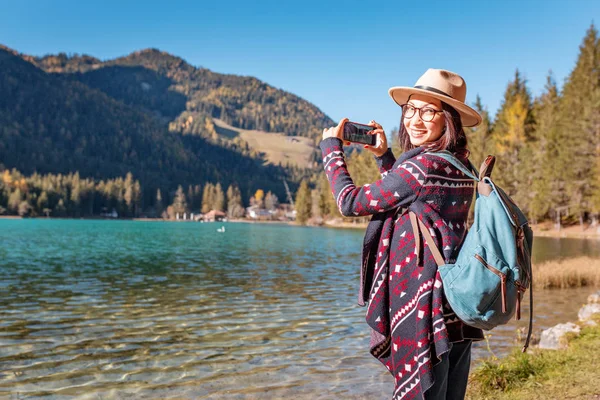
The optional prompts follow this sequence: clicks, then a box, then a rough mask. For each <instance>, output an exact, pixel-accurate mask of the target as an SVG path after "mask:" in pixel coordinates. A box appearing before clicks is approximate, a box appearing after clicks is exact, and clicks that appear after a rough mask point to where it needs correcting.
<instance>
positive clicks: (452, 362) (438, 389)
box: [425, 340, 471, 400]
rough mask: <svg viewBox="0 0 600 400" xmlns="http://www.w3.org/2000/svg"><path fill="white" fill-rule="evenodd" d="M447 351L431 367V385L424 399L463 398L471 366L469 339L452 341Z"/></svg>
mask: <svg viewBox="0 0 600 400" xmlns="http://www.w3.org/2000/svg"><path fill="white" fill-rule="evenodd" d="M451 345H452V348H451V349H450V351H449V352H447V353H445V354H444V355H443V356H442V361H440V362H439V363H438V364H437V365H436V366H435V367H433V377H434V379H435V381H434V383H433V386H432V387H431V388H429V390H427V392H425V400H463V399H464V398H465V393H466V391H467V380H468V379H469V368H470V367H471V341H470V340H464V341H462V342H456V343H452V344H451Z"/></svg>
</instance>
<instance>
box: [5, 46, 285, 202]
mask: <svg viewBox="0 0 600 400" xmlns="http://www.w3.org/2000/svg"><path fill="white" fill-rule="evenodd" d="M135 54H164V53H157V52H154V51H152V52H149V53H148V52H142V53H134V55H135ZM134 55H132V57H133V59H136V57H138V56H134ZM61 59H63V61H64V63H61V62H60V60H61ZM125 59H128V58H125ZM174 59H176V58H174V57H172V56H170V57H166V56H165V57H162V58H160V60H161V61H160V62H158V59H157V60H156V68H155V69H149V68H146V67H144V66H143V65H142V66H140V65H137V66H136V65H118V64H117V63H116V61H117V60H115V62H112V63H110V62H109V63H101V62H99V61H98V60H97V59H95V58H92V57H88V56H77V57H71V58H61V57H60V56H57V58H56V57H55V56H48V57H44V58H42V59H36V58H33V57H28V56H23V55H19V54H18V53H16V52H15V51H13V50H10V49H8V48H5V47H2V48H0V70H1V71H2V73H1V74H0V93H1V94H2V96H0V164H3V165H4V166H5V167H7V168H17V169H18V170H20V171H21V172H23V173H25V174H31V173H33V172H38V173H68V172H75V171H79V173H80V175H81V176H82V177H93V178H96V179H109V178H113V177H116V176H125V174H126V173H127V172H129V171H130V172H132V173H133V175H134V176H135V178H136V179H139V180H140V183H141V184H142V187H144V189H145V191H146V192H145V194H144V196H145V198H146V200H147V201H150V200H149V199H151V196H153V195H154V193H155V192H156V188H162V189H165V190H167V191H173V190H174V188H176V186H177V185H179V184H182V185H188V184H204V183H206V182H213V183H215V182H220V183H221V185H222V186H224V187H227V186H228V185H229V184H231V183H237V184H239V186H240V188H241V189H242V193H243V194H244V196H245V198H246V199H247V198H248V197H249V195H250V194H252V193H253V192H254V191H255V190H256V189H258V188H261V189H263V190H265V191H267V190H271V191H274V192H276V193H278V195H280V196H281V197H280V198H283V187H282V184H281V178H283V177H288V179H290V180H291V181H292V182H294V181H297V179H293V176H292V175H293V174H291V173H290V170H289V169H288V170H286V169H284V168H283V167H280V166H275V165H266V164H265V159H264V158H262V157H261V156H260V154H252V153H251V152H249V151H248V150H247V149H244V146H242V145H241V144H240V145H235V144H230V145H228V146H223V145H221V144H220V143H219V141H216V140H213V141H210V140H207V139H206V138H205V137H204V136H203V135H199V134H185V133H186V132H183V131H180V130H176V129H171V126H172V125H173V122H172V121H173V120H175V121H176V120H177V118H180V117H181V112H182V111H183V110H184V109H185V108H186V107H187V103H188V102H189V101H190V97H189V95H186V94H185V93H186V92H185V90H183V88H182V87H180V86H181V84H180V83H177V82H175V81H174V80H173V79H174V77H175V76H179V75H186V74H188V73H191V72H193V71H194V70H195V69H194V67H191V66H189V65H187V64H181V62H180V63H179V65H180V66H181V69H177V68H175V66H174V65H171V63H170V61H169V60H174ZM53 63H54V64H53ZM75 64H77V68H75V67H73V65H75ZM167 67H168V70H169V71H170V72H169V73H168V74H164V71H165V68H167ZM70 68H72V69H70ZM172 74H174V75H173V76H172ZM195 76H197V75H195ZM139 79H143V80H142V81H141V82H140V81H139ZM135 82H138V83H137V84H135ZM148 92H149V93H150V95H146V96H144V95H142V94H145V93H148ZM210 101H213V100H210ZM214 101H216V100H214ZM207 102H208V101H207ZM198 116H199V117H198V118H202V117H204V118H206V116H205V115H204V116H203V115H200V113H198ZM204 122H205V123H206V122H210V121H207V120H205V121H204ZM206 125H208V126H210V124H206Z"/></svg>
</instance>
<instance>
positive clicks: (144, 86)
mask: <svg viewBox="0 0 600 400" xmlns="http://www.w3.org/2000/svg"><path fill="white" fill-rule="evenodd" d="M73 77H74V78H75V79H77V80H78V81H80V82H82V83H84V84H85V85H87V86H89V87H91V88H94V89H98V90H101V91H102V92H104V93H106V94H107V95H108V96H110V97H112V98H114V99H117V100H120V101H122V102H123V103H125V104H127V105H129V106H132V107H141V108H142V109H143V110H145V111H147V112H149V113H151V114H153V115H154V116H156V117H158V118H159V119H161V120H169V121H170V120H173V119H175V118H176V117H177V116H179V114H181V113H182V112H183V111H185V109H186V102H187V98H186V96H185V95H183V94H181V93H178V92H176V91H174V90H171V86H172V85H173V84H174V82H173V81H172V80H171V79H170V78H168V77H166V76H164V75H160V74H158V73H157V72H155V71H153V70H150V69H147V68H144V67H141V66H120V65H111V66H105V67H101V68H98V69H95V70H92V71H88V72H84V73H76V74H74V75H73ZM163 122H166V121H163Z"/></svg>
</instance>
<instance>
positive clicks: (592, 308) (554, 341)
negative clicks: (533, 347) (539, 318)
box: [538, 291, 600, 350]
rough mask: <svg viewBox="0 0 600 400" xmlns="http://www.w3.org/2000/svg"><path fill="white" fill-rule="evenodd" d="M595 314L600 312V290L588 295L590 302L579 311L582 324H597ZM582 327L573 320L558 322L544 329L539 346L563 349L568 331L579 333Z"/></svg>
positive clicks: (578, 314)
mask: <svg viewBox="0 0 600 400" xmlns="http://www.w3.org/2000/svg"><path fill="white" fill-rule="evenodd" d="M595 314H600V291H599V292H597V293H594V294H591V295H590V296H589V297H588V304H586V305H584V306H583V307H582V308H581V309H580V310H579V313H577V317H578V318H579V323H580V325H583V324H587V325H596V322H595V321H594V320H593V318H592V317H593V316H594V315H595ZM580 330H581V327H580V326H579V325H577V324H574V323H572V322H567V323H566V324H558V325H556V326H553V327H552V328H548V329H545V330H543V331H542V335H541V338H540V343H539V345H538V347H539V348H540V349H553V350H556V349H562V348H565V347H567V341H566V340H564V336H565V335H566V334H567V333H574V334H575V335H578V334H579V332H580Z"/></svg>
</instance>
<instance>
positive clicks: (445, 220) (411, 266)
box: [320, 138, 482, 399]
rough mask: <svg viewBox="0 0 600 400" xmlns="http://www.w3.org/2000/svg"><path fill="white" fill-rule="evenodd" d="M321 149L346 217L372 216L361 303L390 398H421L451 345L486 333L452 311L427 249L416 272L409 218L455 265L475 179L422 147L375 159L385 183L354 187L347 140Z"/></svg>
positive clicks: (328, 142) (331, 142) (325, 143)
mask: <svg viewBox="0 0 600 400" xmlns="http://www.w3.org/2000/svg"><path fill="white" fill-rule="evenodd" d="M320 146H321V150H322V152H323V164H324V168H325V173H326V174H327V178H328V179H329V182H330V185H331V188H332V192H333V195H334V198H335V200H336V203H337V206H338V208H339V210H340V212H341V213H342V215H344V216H366V215H373V218H372V220H371V223H370V224H369V227H368V228H367V233H366V235H365V248H364V249H363V269H362V271H361V290H360V294H359V304H361V305H362V304H364V303H363V300H366V301H368V302H369V305H368V309H367V316H366V319H367V323H368V324H369V326H370V327H371V329H372V331H371V346H370V347H371V349H370V351H371V354H372V355H373V356H374V357H376V358H377V359H378V360H379V361H381V362H382V363H383V364H384V365H385V366H386V367H387V369H388V370H389V371H390V373H391V374H392V375H393V376H394V378H395V389H394V395H393V399H415V398H416V399H420V398H422V397H423V394H424V392H425V391H426V390H427V389H429V388H430V387H431V386H432V385H433V373H432V370H433V365H435V364H437V363H438V362H439V360H440V358H441V356H442V354H443V353H445V352H447V351H449V349H450V346H449V343H450V341H460V340H463V338H472V339H480V338H481V337H482V334H481V331H480V330H477V329H474V328H471V327H469V326H467V325H464V324H463V323H462V322H461V321H460V320H458V319H457V318H456V316H455V315H454V313H453V312H452V311H451V309H449V307H448V306H447V304H446V301H445V298H444V295H443V289H442V281H441V279H440V275H439V273H438V271H437V264H436V262H435V260H434V258H433V255H432V254H431V252H430V250H429V248H428V246H427V244H426V243H422V246H421V248H422V250H421V251H422V254H421V265H417V256H416V254H415V251H416V250H415V249H416V247H415V237H414V235H413V230H412V226H411V223H410V219H409V215H408V213H407V211H408V210H411V211H414V212H415V213H416V214H417V216H418V217H419V219H420V220H421V221H423V223H424V224H425V226H426V227H427V228H428V229H429V231H430V232H431V234H432V237H433V238H434V240H435V241H436V244H437V246H438V248H439V249H441V251H442V253H443V256H444V258H445V260H446V262H449V263H451V262H454V261H455V258H456V256H457V253H458V251H457V250H458V246H459V245H460V242H461V240H462V237H463V235H464V234H465V231H466V228H467V221H466V220H467V216H468V212H469V207H470V205H471V201H472V198H473V192H474V183H473V180H472V179H470V178H468V177H466V176H465V175H464V174H463V173H462V172H461V171H460V170H458V169H457V168H456V167H454V166H453V165H451V164H450V163H448V162H447V161H446V160H444V159H442V158H441V157H437V156H436V155H435V153H424V150H425V149H424V148H423V147H418V148H416V149H413V150H410V151H408V152H406V153H404V154H403V155H402V156H401V157H400V158H399V159H398V160H397V161H396V159H395V158H394V155H393V154H392V152H391V150H388V151H387V152H386V153H385V154H384V155H383V156H382V157H376V160H377V164H378V166H379V170H380V172H381V174H382V179H380V180H378V181H377V182H374V183H371V184H367V185H364V186H362V187H357V186H355V185H354V183H353V181H352V179H351V178H350V175H349V174H348V170H347V166H346V162H345V159H344V152H343V148H342V141H341V140H339V139H338V138H328V139H325V140H323V141H322V142H321V145H320ZM461 161H463V163H466V162H467V160H466V159H462V160H461ZM374 239H375V240H374ZM449 333H450V335H451V337H450V338H449ZM452 336H453V337H452Z"/></svg>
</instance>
